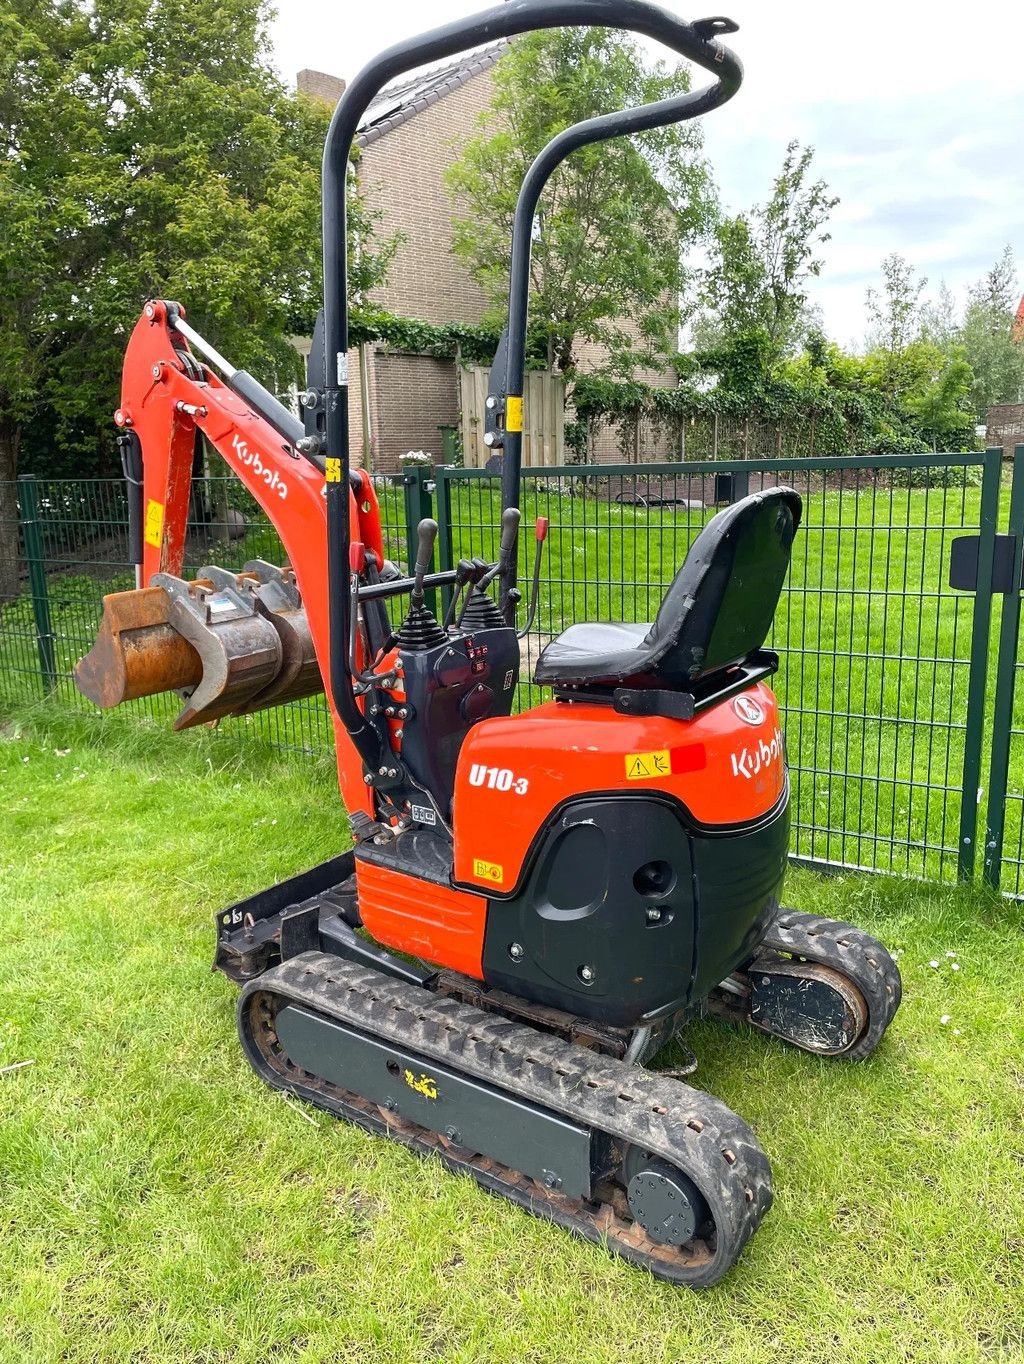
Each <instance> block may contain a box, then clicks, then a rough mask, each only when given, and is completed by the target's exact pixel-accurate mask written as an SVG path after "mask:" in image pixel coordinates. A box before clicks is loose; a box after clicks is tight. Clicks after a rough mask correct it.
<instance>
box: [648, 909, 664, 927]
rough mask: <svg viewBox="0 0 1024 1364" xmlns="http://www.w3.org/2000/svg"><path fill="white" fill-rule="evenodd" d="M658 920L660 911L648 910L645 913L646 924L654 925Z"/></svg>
mask: <svg viewBox="0 0 1024 1364" xmlns="http://www.w3.org/2000/svg"><path fill="white" fill-rule="evenodd" d="M660 918H661V910H660V909H649V910H648V911H647V922H648V923H651V924H656V923H657V922H658V920H659V919H660Z"/></svg>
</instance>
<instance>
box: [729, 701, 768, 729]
mask: <svg viewBox="0 0 1024 1364" xmlns="http://www.w3.org/2000/svg"><path fill="white" fill-rule="evenodd" d="M732 708H733V710H734V711H735V712H736V714H737V715H738V716H739V717H740V719H741V720H742V721H743V723H744V724H747V725H760V724H762V723H763V722H764V711H763V710H762V709H761V707H760V706H759V705H758V704H757V702H756V701H755V700H754V699H753V697H751V696H737V697H736V699H735V700H734V701H733V703H732Z"/></svg>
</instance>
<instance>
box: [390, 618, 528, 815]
mask: <svg viewBox="0 0 1024 1364" xmlns="http://www.w3.org/2000/svg"><path fill="white" fill-rule="evenodd" d="M401 666H402V670H403V672H404V675H405V705H406V706H407V707H409V709H410V719H411V723H408V724H406V725H405V727H404V728H405V732H404V735H403V737H402V760H403V762H404V763H405V764H406V766H407V767H408V768H409V771H410V772H411V773H412V775H413V776H414V777H415V778H416V780H417V781H418V782H419V783H420V784H421V785H422V786H425V787H426V788H427V790H428V791H429V792H430V793H431V795H433V796H434V798H435V800H436V801H437V802H438V806H439V808H441V809H444V810H449V809H450V807H451V800H452V793H453V791H454V787H455V769H456V766H457V764H458V761H459V754H460V752H461V751H462V745H463V742H464V741H465V738H466V735H467V734H468V733H469V731H470V730H471V729H472V728H473V726H474V725H476V724H478V723H479V722H480V721H481V720H486V719H489V718H491V717H494V716H507V715H508V714H509V713H510V711H511V709H512V699H513V697H514V695H515V689H516V684H517V682H518V681H519V641H518V640H517V639H516V633H515V631H514V630H513V629H511V628H508V627H500V628H494V629H489V630H478V631H476V632H475V633H474V634H471V635H457V636H455V637H453V638H450V639H448V640H447V641H446V642H445V643H444V644H438V645H436V646H435V647H433V648H430V649H422V650H411V649H403V650H402V654H401Z"/></svg>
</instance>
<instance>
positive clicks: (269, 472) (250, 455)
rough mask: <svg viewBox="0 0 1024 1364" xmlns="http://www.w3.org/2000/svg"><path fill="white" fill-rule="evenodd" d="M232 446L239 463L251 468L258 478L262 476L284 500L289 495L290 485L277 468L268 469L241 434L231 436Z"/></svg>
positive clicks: (270, 487) (273, 491) (271, 488)
mask: <svg viewBox="0 0 1024 1364" xmlns="http://www.w3.org/2000/svg"><path fill="white" fill-rule="evenodd" d="M231 448H232V450H234V452H235V454H236V455H237V456H238V462H239V464H244V465H245V467H246V468H247V469H251V470H252V471H253V473H254V474H255V475H256V477H257V478H262V480H263V482H264V483H265V484H266V485H267V487H268V488H269V489H270V491H271V492H272V493H277V495H278V497H279V498H280V499H281V501H282V502H283V501H284V499H285V498H286V497H287V496H288V485H287V483H285V481H284V479H283V478H281V476H280V475H279V474H278V472H277V470H276V469H268V468H267V466H266V465H265V464H264V463H263V461H262V460H261V459H260V457H259V455H258V454H257V453H256V451H255V450H250V449H249V447H248V445H247V444H246V443H245V441H244V440H243V439H242V437H241V436H232V437H231Z"/></svg>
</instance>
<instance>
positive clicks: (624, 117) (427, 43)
mask: <svg viewBox="0 0 1024 1364" xmlns="http://www.w3.org/2000/svg"><path fill="white" fill-rule="evenodd" d="M594 26H601V27H608V28H619V29H628V30H630V31H632V32H634V33H640V34H643V35H644V36H646V37H648V38H653V39H655V40H656V41H657V42H660V43H662V44H664V46H665V47H668V48H670V49H671V50H672V51H674V52H676V53H678V54H679V55H680V56H681V57H685V58H687V59H688V60H690V61H692V62H694V63H695V64H696V65H697V66H700V67H703V68H704V69H705V70H707V71H710V72H712V73H713V74H714V75H715V77H716V80H715V82H714V83H713V84H711V85H708V86H706V87H704V88H703V89H701V90H695V91H690V92H688V93H686V94H684V95H679V96H676V97H674V98H671V99H664V100H658V101H657V102H656V103H653V104H646V105H642V106H640V107H638V108H635V109H623V110H619V111H617V112H614V113H610V114H604V115H601V116H600V117H598V118H591V119H586V120H584V121H583V122H580V123H577V124H574V125H573V126H572V127H570V128H567V129H565V131H564V132H561V133H559V134H558V136H557V137H554V138H553V139H552V140H551V141H550V142H549V143H548V145H547V146H546V147H545V148H544V149H543V151H541V153H540V155H539V156H538V157H537V159H536V160H535V161H534V163H533V165H532V166H531V167H530V169H529V171H528V172H527V174H526V178H525V179H524V181H523V185H522V188H521V190H520V193H519V199H518V203H517V205H516V213H515V219H514V224H513V233H512V264H511V271H510V280H509V313H508V326H507V329H506V334H505V335H504V336H503V338H502V345H501V346H500V347H499V353H498V355H497V356H496V357H495V366H494V368H495V370H496V371H497V374H496V376H495V375H492V394H493V395H494V396H495V397H496V399H497V402H496V405H495V408H494V409H493V414H492V415H493V417H494V426H493V430H494V433H495V435H494V444H495V447H500V448H501V449H502V450H503V456H504V457H503V464H502V488H501V491H502V508H503V509H505V508H507V507H512V506H518V504H519V489H520V470H521V464H522V394H523V378H524V370H525V357H526V322H527V308H528V301H529V282H530V247H531V236H532V228H533V220H534V216H535V214H536V211H537V205H538V203H539V201H540V196H541V193H542V192H543V189H544V186H545V185H546V184H547V182H548V180H549V178H550V176H551V174H552V172H553V171H554V170H555V168H556V167H557V166H558V165H559V164H560V163H561V162H562V161H564V160H565V158H566V157H567V156H568V155H569V154H570V153H571V152H573V151H575V150H576V149H577V148H578V147H583V146H585V145H587V144H588V143H591V142H603V141H605V140H607V139H608V138H613V137H620V136H625V135H628V134H631V133H638V132H644V131H647V130H648V129H651V128H658V127H663V126H665V125H667V124H670V123H677V122H680V121H682V120H684V119H691V118H696V117H698V116H699V115H701V114H705V113H708V112H709V111H710V110H712V109H716V108H718V106H719V105H721V104H724V103H725V102H726V100H728V99H731V98H732V96H733V95H734V94H735V93H736V91H737V90H738V89H739V86H740V82H741V80H742V78H743V68H742V67H741V65H740V62H739V60H738V59H737V58H736V57H735V56H734V55H733V53H732V52H730V51H729V49H728V48H726V47H723V46H722V45H721V44H720V43H719V42H718V41H717V39H718V36H719V35H721V34H725V33H732V32H734V31H735V29H736V25H735V24H734V23H733V22H732V21H731V20H729V19H723V18H710V19H701V20H698V21H697V22H695V23H692V24H687V23H684V22H683V21H682V20H681V19H677V18H676V17H675V16H674V15H672V14H669V13H668V11H667V10H664V9H661V8H660V7H659V6H657V5H652V4H648V3H646V0H506V3H504V4H498V5H494V6H492V7H491V8H490V9H486V10H481V11H480V12H479V13H478V14H475V15H471V16H469V17H468V18H466V19H459V20H456V21H454V22H453V23H450V24H445V25H443V26H442V27H440V28H435V29H432V30H431V31H429V32H427V33H423V34H420V35H419V36H418V37H415V38H410V39H407V40H406V41H404V42H400V43H395V44H394V46H392V47H389V48H388V49H387V50H386V51H384V52H382V53H381V54H380V55H379V56H378V57H375V58H374V60H373V61H371V62H370V63H369V64H368V65H367V66H365V67H364V68H363V70H362V71H361V72H360V73H359V75H358V76H356V78H355V79H354V80H353V81H352V83H351V84H350V85H349V86H348V88H347V89H346V91H345V93H344V95H343V96H342V98H341V100H340V102H339V103H338V106H337V108H336V109H335V111H334V117H333V118H332V119H331V125H330V129H329V130H328V133H327V142H326V144H325V146H324V159H323V186H322V195H323V255H324V350H325V358H326V366H327V383H326V391H325V399H326V410H325V417H326V431H325V435H326V450H325V454H326V478H327V484H326V494H327V537H328V562H327V573H328V584H329V591H330V613H331V614H330V636H331V646H330V652H331V668H330V673H331V676H330V690H331V694H332V696H333V699H334V704H335V706H336V707H337V709H338V713H339V714H340V716H341V718H342V720H343V721H344V723H345V726H346V729H347V730H348V732H349V734H350V736H351V737H352V740H353V742H354V743H355V745H356V747H357V749H358V750H359V752H360V755H361V756H362V758H363V761H364V763H365V764H366V765H367V766H368V767H369V768H370V769H371V771H373V770H376V767H377V763H378V761H380V760H381V759H382V755H381V751H380V743H379V740H378V738H377V736H376V733H375V731H374V730H373V729H372V728H371V726H370V725H369V724H368V722H367V721H366V719H365V718H364V716H363V714H362V712H361V711H360V710H359V707H358V706H357V704H356V701H355V697H354V695H353V693H352V686H351V678H350V676H349V673H348V657H347V652H348V651H347V641H348V637H349V620H348V614H349V594H348V591H347V587H346V579H347V574H348V555H349V539H350V532H349V480H348V474H349V431H348V314H349V309H348V259H347V246H348V238H347V229H346V216H347V197H348V165H349V160H350V158H351V155H352V147H353V145H354V143H355V139H356V134H357V132H358V129H359V125H360V122H361V121H362V118H363V115H364V114H365V113H366V111H367V109H368V108H369V107H370V105H371V104H372V102H373V100H374V98H375V97H376V95H377V94H378V93H379V92H380V91H381V90H382V89H383V88H384V86H386V85H388V84H389V83H390V82H391V81H393V80H394V79H395V78H396V77H398V76H400V75H402V74H404V73H405V72H406V71H410V70H412V69H413V68H415V67H418V66H423V65H426V64H427V63H429V62H436V61H441V60H444V59H445V58H447V57H451V56H454V55H455V54H456V53H458V52H464V51H466V50H467V49H470V48H474V47H481V46H483V45H485V44H488V43H493V42H495V41H496V40H497V39H499V38H508V37H512V36H514V35H515V34H517V33H526V32H530V31H531V30H534V29H544V28H566V27H594ZM516 575H517V555H516V552H515V550H513V553H512V555H511V556H510V560H509V563H508V567H507V570H506V572H505V574H504V580H503V584H502V605H503V608H504V611H505V615H506V619H507V620H509V622H510V623H511V621H512V620H513V619H514V614H515V599H514V597H512V596H511V593H512V590H513V588H514V587H515V583H516ZM387 756H388V758H390V756H391V755H390V754H389V755H387Z"/></svg>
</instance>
